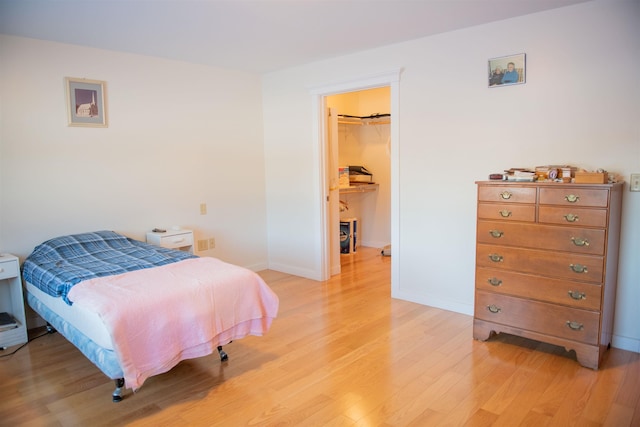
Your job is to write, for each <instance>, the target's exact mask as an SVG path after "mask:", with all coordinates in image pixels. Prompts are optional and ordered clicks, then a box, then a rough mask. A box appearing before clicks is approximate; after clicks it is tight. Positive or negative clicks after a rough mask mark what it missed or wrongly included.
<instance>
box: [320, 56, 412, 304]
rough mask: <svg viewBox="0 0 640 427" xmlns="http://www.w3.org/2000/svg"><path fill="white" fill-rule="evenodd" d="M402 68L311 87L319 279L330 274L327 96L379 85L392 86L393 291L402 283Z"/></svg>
mask: <svg viewBox="0 0 640 427" xmlns="http://www.w3.org/2000/svg"><path fill="white" fill-rule="evenodd" d="M401 72H402V69H400V68H398V69H395V70H391V71H387V72H383V73H378V74H373V75H366V76H360V77H357V78H353V79H349V80H343V81H340V82H334V83H330V84H325V85H318V86H316V87H315V88H313V89H311V97H312V109H313V117H315V119H314V126H313V127H314V129H313V133H314V136H315V139H316V141H315V144H314V146H315V150H317V151H316V153H315V154H316V156H317V157H316V158H318V159H320V165H319V168H318V170H319V179H318V181H317V182H318V184H319V186H320V188H319V194H320V195H321V201H322V202H321V203H320V205H319V206H320V215H319V218H320V224H319V227H318V230H319V232H320V233H321V235H320V236H318V242H320V251H319V254H320V280H327V279H329V278H330V277H331V271H330V267H331V263H330V250H331V248H330V245H329V242H330V236H329V230H330V224H329V220H330V218H331V215H330V212H329V202H328V196H329V176H328V166H329V159H328V158H327V153H328V147H327V137H328V136H327V117H326V114H325V110H326V99H325V98H326V97H327V96H330V95H337V94H341V93H346V92H357V91H361V90H367V89H374V88H378V87H386V86H388V87H389V88H390V89H391V91H390V92H391V94H390V97H391V111H390V113H391V247H392V249H393V260H392V262H391V291H392V294H394V293H395V292H394V289H397V286H398V284H399V271H400V269H399V265H400V262H399V260H400V238H399V237H400V220H399V218H400V216H399V211H400V204H399V200H400V191H399V188H400V186H399V183H400V176H399V169H400V168H399V163H400V160H399V152H400V132H399V129H400V114H399V113H400V74H401Z"/></svg>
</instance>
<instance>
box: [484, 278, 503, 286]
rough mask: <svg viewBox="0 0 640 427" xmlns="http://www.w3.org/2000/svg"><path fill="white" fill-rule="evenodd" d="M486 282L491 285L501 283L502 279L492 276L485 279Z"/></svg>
mask: <svg viewBox="0 0 640 427" xmlns="http://www.w3.org/2000/svg"><path fill="white" fill-rule="evenodd" d="M487 282H489V284H490V285H491V286H500V285H502V280H500V279H498V278H497V277H492V278H491V279H487Z"/></svg>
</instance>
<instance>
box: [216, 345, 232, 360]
mask: <svg viewBox="0 0 640 427" xmlns="http://www.w3.org/2000/svg"><path fill="white" fill-rule="evenodd" d="M218 354H219V355H220V361H221V362H226V361H227V360H229V355H228V354H227V353H226V352H225V351H224V350H223V349H222V346H221V345H219V346H218Z"/></svg>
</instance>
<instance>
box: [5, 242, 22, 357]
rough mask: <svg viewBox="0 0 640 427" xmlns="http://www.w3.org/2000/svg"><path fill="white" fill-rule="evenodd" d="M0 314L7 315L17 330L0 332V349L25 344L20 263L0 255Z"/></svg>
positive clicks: (13, 258) (14, 258)
mask: <svg viewBox="0 0 640 427" xmlns="http://www.w3.org/2000/svg"><path fill="white" fill-rule="evenodd" d="M0 312H7V313H9V314H10V315H11V316H13V317H14V319H16V323H17V324H18V327H17V328H12V329H7V330H4V331H1V332H0V347H3V348H4V347H10V346H12V345H18V344H24V343H26V342H27V341H28V338H27V321H26V317H25V314H24V298H23V296H22V279H21V277H20V263H19V261H18V257H16V256H13V255H10V254H0ZM0 329H2V327H0Z"/></svg>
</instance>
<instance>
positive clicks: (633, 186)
mask: <svg viewBox="0 0 640 427" xmlns="http://www.w3.org/2000/svg"><path fill="white" fill-rule="evenodd" d="M629 191H640V173H632V174H631V181H629Z"/></svg>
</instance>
